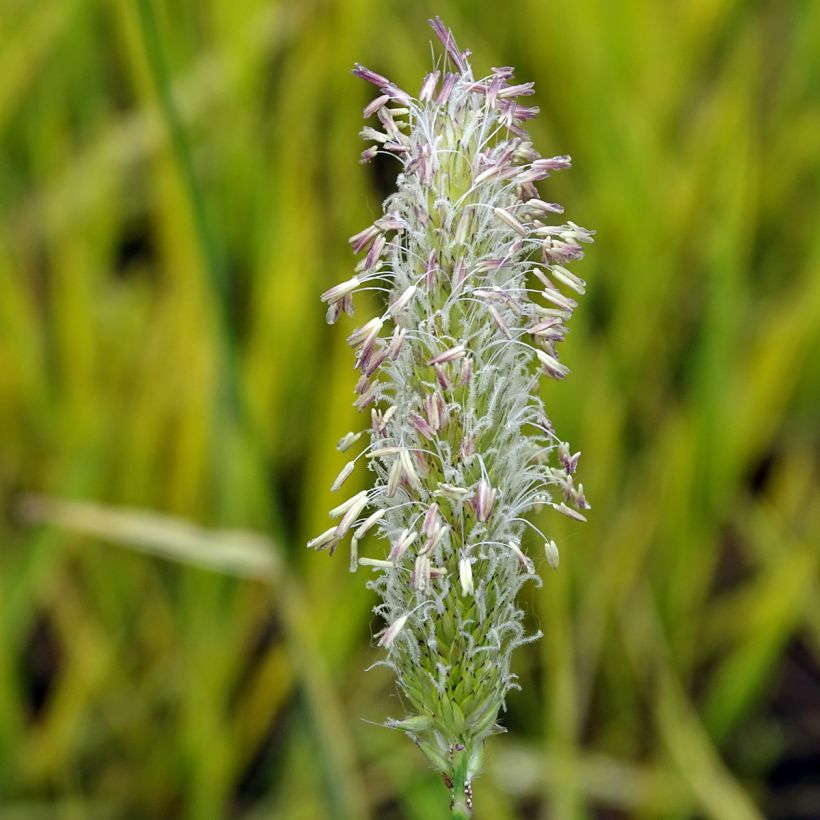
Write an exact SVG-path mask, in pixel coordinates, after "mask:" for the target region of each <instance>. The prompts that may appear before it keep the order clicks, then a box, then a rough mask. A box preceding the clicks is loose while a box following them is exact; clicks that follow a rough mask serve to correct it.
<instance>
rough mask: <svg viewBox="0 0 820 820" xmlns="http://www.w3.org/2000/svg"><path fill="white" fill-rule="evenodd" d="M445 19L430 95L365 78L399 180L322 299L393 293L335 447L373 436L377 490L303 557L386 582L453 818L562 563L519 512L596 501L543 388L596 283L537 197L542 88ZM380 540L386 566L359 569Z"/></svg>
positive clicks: (575, 508)
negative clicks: (547, 585) (367, 544)
mask: <svg viewBox="0 0 820 820" xmlns="http://www.w3.org/2000/svg"><path fill="white" fill-rule="evenodd" d="M431 25H432V27H433V30H434V32H435V34H436V36H437V37H438V39H439V40H440V41H441V43H442V45H443V47H444V53H443V55H442V58H441V60H440V64H439V65H438V66H437V67H436V69H435V70H434V71H432V72H431V73H430V74H428V75H427V76H426V77H425V78H424V80H423V82H422V84H421V90H420V91H419V94H418V96H417V97H414V96H413V95H411V94H410V93H408V92H406V91H404V90H403V89H401V88H399V87H398V86H397V85H395V84H394V83H393V82H391V81H390V80H388V79H387V78H386V77H383V76H381V75H380V74H377V73H375V72H373V71H371V70H370V69H367V68H365V67H364V66H361V65H356V67H355V68H354V74H356V75H357V76H358V77H361V78H362V79H364V80H366V81H367V82H369V83H371V84H372V85H373V86H375V89H376V97H375V98H374V100H373V101H372V102H371V103H370V104H369V105H368V106H367V107H366V108H365V110H364V113H365V116H366V117H375V118H376V119H377V120H378V125H377V126H374V127H371V126H367V127H366V128H364V130H363V131H362V136H363V137H364V138H365V139H366V140H368V141H370V142H372V145H371V146H370V147H368V148H367V149H366V150H365V151H364V152H363V154H362V161H364V162H370V161H371V160H373V159H374V158H375V157H376V156H377V155H379V154H387V155H391V156H393V157H395V158H396V159H397V160H398V162H399V164H400V173H399V175H398V180H397V190H396V192H395V193H394V194H392V195H391V196H390V197H389V198H388V199H387V200H386V201H385V203H384V212H383V215H382V216H381V217H380V218H379V219H377V220H376V221H375V223H374V224H373V225H371V226H369V227H367V228H365V229H364V230H363V231H361V232H359V233H358V234H356V235H355V236H353V237H351V240H350V242H351V245H352V247H353V250H354V251H355V252H356V253H358V254H360V255H361V261H360V262H359V263H358V265H357V266H356V269H355V271H354V275H353V276H352V277H351V278H349V279H347V280H346V281H344V282H342V283H341V284H338V285H336V286H334V287H332V288H330V289H329V290H327V291H326V292H325V293H324V294H322V300H323V301H324V302H325V303H326V304H327V319H328V321H329V322H331V323H332V322H335V321H336V320H337V319H338V317H339V316H340V314H341V313H342V312H346V313H348V314H353V310H354V297H355V295H356V294H357V293H359V292H361V291H365V290H383V291H386V292H388V294H389V295H388V297H387V300H386V304H385V310H384V313H383V314H382V315H381V316H378V317H376V318H371V319H369V320H368V321H367V322H365V323H364V324H363V325H362V326H361V327H360V328H359V329H357V330H355V331H353V332H352V333H351V334H350V336H349V337H348V341H349V343H350V345H351V347H352V348H353V349H354V350H355V355H356V366H357V368H358V370H359V371H360V372H361V376H360V378H359V380H358V382H357V384H356V388H355V390H356V394H357V398H356V401H355V406H356V407H357V408H358V410H359V411H360V412H365V411H367V410H369V413H370V431H369V432H370V435H369V442H367V439H366V438H365V439H362V438H361V437H360V434H359V433H349V434H348V435H346V436H345V437H344V438H343V439H342V440H341V441H340V443H339V449H340V450H347V449H349V448H352V447H353V446H354V445H355V444H356V443H357V442H358V441H362V442H363V443H365V442H367V447H366V449H365V450H363V451H362V453H361V454H360V456H361V460H362V461H364V463H366V464H367V465H368V468H369V469H370V470H371V471H372V472H373V474H374V481H373V485H372V487H371V489H369V490H367V491H363V492H360V493H358V494H357V495H354V496H353V497H352V498H350V499H348V500H347V501H344V502H343V503H341V504H340V505H339V506H338V507H336V508H335V509H334V510H333V511H332V512H331V515H333V516H334V517H335V518H337V519H338V523H337V524H336V526H335V527H331V528H330V529H328V530H327V531H326V532H324V533H322V534H321V535H320V536H318V537H317V538H315V539H313V541H311V542H310V544H309V546H312V547H314V548H316V549H329V550H330V551H331V552H332V551H333V550H335V548H336V547H337V545H338V544H339V543H340V542H341V541H343V540H345V539H350V542H351V569H353V570H355V569H357V568H358V567H359V566H364V567H369V568H370V571H371V572H374V573H375V575H374V577H373V578H372V580H370V582H369V584H370V586H371V587H372V588H373V589H375V590H376V591H377V592H378V594H379V596H380V598H381V602H380V603H379V605H378V606H377V608H376V611H377V613H378V614H379V615H380V616H381V617H382V618H383V619H384V623H385V625H384V629H383V631H382V632H381V633H380V636H379V644H380V646H382V647H384V649H385V650H386V659H385V660H384V661H383V662H384V663H386V664H388V665H389V666H390V667H391V668H392V669H393V670H394V671H395V674H396V679H397V683H398V687H399V689H400V691H401V694H402V696H403V701H404V703H405V705H406V707H407V709H408V713H407V714H406V715H405V716H404V717H403V718H402V719H398V720H393V721H390V722H389V725H391V726H394V727H396V728H399V729H402V730H403V731H405V732H406V733H407V734H408V735H410V737H411V738H412V739H413V740H414V741H415V742H416V743H417V744H418V746H419V747H420V748H421V750H422V751H423V752H424V753H425V755H426V756H427V758H428V759H429V761H430V762H431V764H432V765H433V766H434V767H435V768H436V769H437V770H438V771H439V772H440V773H441V774H442V776H443V778H444V781H445V783H446V784H447V785H448V787H449V788H450V789H451V793H452V811H453V815H454V816H458V817H468V816H469V815H470V813H471V808H472V791H471V782H472V780H473V778H474V777H475V775H476V773H477V772H478V770H479V767H480V765H481V756H482V752H483V747H484V741H485V739H486V738H487V736H488V735H490V734H492V733H494V732H497V731H500V727H499V725H498V724H497V720H498V715H499V712H500V710H501V709H502V708H503V707H504V702H505V697H506V695H507V693H508V691H509V690H510V688H512V687H514V686H515V676H514V675H512V674H511V672H510V656H511V653H512V651H513V649H515V647H517V646H519V645H521V644H523V643H525V642H527V641H530V640H533V639H534V638H536V637H538V636H537V635H528V634H527V633H526V631H525V629H524V627H523V625H522V619H523V612H522V611H521V610H520V609H519V607H518V605H517V603H516V596H517V593H518V591H519V590H520V588H521V587H522V585H523V584H524V583H526V582H527V581H528V580H536V581H537V580H538V576H537V575H536V569H535V562H534V560H533V558H532V557H531V556H530V555H529V554H528V553H529V552H530V551H531V544H532V542H533V540H534V538H533V537H532V536H531V532H535V533H537V534H538V536H539V538H540V540H541V541H542V544H543V546H542V547H539V559H540V553H541V550H543V553H544V555H545V559H540V560H543V563H544V565H548V566H551V567H553V568H557V566H558V548H557V546H556V545H555V542H554V541H552V540H550V539H548V538H546V537H545V536H544V535H543V534H541V533H540V531H539V530H537V529H536V527H535V526H534V525H533V524H532V523H531V522H529V521H528V520H527V518H526V517H525V516H526V515H527V513H528V512H529V511H530V510H532V508H533V507H536V506H545V505H546V506H551V507H552V508H554V510H556V511H557V512H559V513H561V514H563V515H566V516H569V517H570V518H573V519H579V520H584V516H583V513H582V511H583V510H585V509H587V508H588V504H587V502H586V499H585V497H584V491H583V486H582V485H581V484H578V483H576V480H575V471H576V467H577V464H578V456H579V454H578V453H575V454H572V453H571V451H570V448H569V447H568V446H567V445H566V444H565V443H564V442H562V441H561V440H560V439H559V438H558V437H557V436H556V434H555V432H554V430H553V427H552V425H551V423H550V421H549V419H548V416H547V414H546V412H545V409H544V406H543V404H542V402H541V399H540V398H539V395H538V385H539V380H540V378H541V376H542V375H543V374H546V375H547V376H549V377H551V378H554V379H563V378H565V377H566V375H567V373H568V370H567V368H566V366H565V365H563V364H562V363H561V361H560V358H559V356H558V353H557V350H556V348H557V345H558V343H559V342H561V341H562V340H563V339H564V336H565V335H566V332H567V327H566V323H567V320H568V319H569V318H570V316H571V315H572V312H573V310H574V309H575V308H576V305H577V303H576V301H575V298H574V297H575V296H577V295H578V294H583V293H584V288H585V285H584V282H583V280H582V279H580V278H579V277H578V276H577V275H576V274H574V273H572V272H570V270H569V269H568V267H567V266H568V265H569V264H570V263H572V262H573V261H574V260H576V259H579V258H580V257H582V256H583V245H584V243H587V242H590V241H591V232H590V231H587V230H585V229H584V228H581V227H579V226H578V225H576V224H575V223H574V222H565V223H563V224H557V225H556V224H552V223H553V221H554V217H555V215H557V214H560V213H562V211H563V209H562V208H561V207H560V206H559V205H556V204H553V203H551V202H549V201H547V200H545V199H542V198H541V194H540V193H539V191H538V189H537V188H536V183H538V182H540V181H541V180H545V179H547V178H548V177H549V176H550V174H551V173H552V172H554V171H558V170H561V169H563V168H567V167H568V166H569V165H570V159H569V157H567V156H558V157H551V158H543V157H541V156H540V155H539V154H538V153H537V152H536V150H535V149H534V147H533V145H532V142H531V140H530V138H529V136H528V134H527V132H526V131H525V130H524V125H525V124H526V122H527V121H528V120H530V119H532V118H533V117H534V116H535V115H536V113H537V111H538V109H537V108H536V107H534V106H532V105H529V104H528V103H527V102H526V101H527V98H528V97H530V96H531V95H532V94H533V93H534V90H533V84H532V83H517V82H516V81H515V80H514V79H513V69H511V68H509V67H502V68H494V69H493V70H492V73H491V74H490V75H489V76H487V77H484V78H479V79H476V78H474V77H473V73H472V68H471V66H470V62H469V56H470V52H468V51H462V50H461V49H459V47H458V46H457V45H456V42H455V40H454V39H453V36H452V34H451V33H450V32H449V30H448V29H446V28H445V27H444V25H443V24H442V22H441V20H439V19H438V18H436V19H435V20H432V21H431ZM570 293H571V294H572V295H569V294H570ZM356 460H357V459H356V458H355V457H354V458H353V459H352V460H351V461H349V462H348V463H347V464H346V465H345V466H344V467H343V468H342V470H341V472H340V473H339V476H338V478H337V479H336V480H335V482H334V484H333V489H334V490H336V489H339V488H341V487H342V486H343V485H344V483H345V481H346V479H347V478H348V476H349V475H350V474H351V471H352V470H353V469H354V462H355V461H356ZM368 532H374V533H378V534H379V536H380V538H381V542H382V543H383V544H384V547H383V550H382V554H381V555H379V556H376V557H359V555H358V542H359V540H360V539H362V538H364V536H365V535H366V534H367V533H368ZM525 535H526V536H527V537H526V538H525Z"/></svg>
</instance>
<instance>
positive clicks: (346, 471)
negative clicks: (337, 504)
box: [330, 461, 356, 493]
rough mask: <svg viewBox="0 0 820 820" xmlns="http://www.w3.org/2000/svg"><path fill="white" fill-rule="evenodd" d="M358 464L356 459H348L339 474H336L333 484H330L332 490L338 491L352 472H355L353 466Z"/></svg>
mask: <svg viewBox="0 0 820 820" xmlns="http://www.w3.org/2000/svg"><path fill="white" fill-rule="evenodd" d="M355 466H356V462H355V461H348V462H347V464H345V466H344V467H342V469H341V470H340V472H339V475H337V476H336V478H335V480H334V481H333V484H331V485H330V490H331V492H334V493H335V492H336V491H337V490H338V489H340V488H341V486H342V484H344V483H345V481H347V479H348V477H349V476H350V474H351V473H352V472H353V468H354V467H355Z"/></svg>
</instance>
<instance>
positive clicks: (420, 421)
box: [408, 413, 436, 441]
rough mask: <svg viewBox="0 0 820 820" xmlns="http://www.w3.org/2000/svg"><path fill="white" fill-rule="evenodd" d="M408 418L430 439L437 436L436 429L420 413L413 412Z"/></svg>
mask: <svg viewBox="0 0 820 820" xmlns="http://www.w3.org/2000/svg"><path fill="white" fill-rule="evenodd" d="M408 420H409V421H410V424H412V425H413V427H415V428H416V430H418V431H419V433H421V434H422V435H423V436H424V437H425V438H426V439H427V440H428V441H430V440H431V439H432V438H433V437H434V436H435V434H436V431H435V430H434V429H433V428H432V427H431V426H430V425H429V424H428V423H427V421H426V420H425V419H424V418H423V417H422V416H420V415H419V414H418V413H411V414H410V415H409V416H408Z"/></svg>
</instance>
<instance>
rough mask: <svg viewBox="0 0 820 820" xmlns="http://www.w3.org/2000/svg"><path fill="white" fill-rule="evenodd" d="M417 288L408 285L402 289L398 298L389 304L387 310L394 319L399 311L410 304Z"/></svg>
mask: <svg viewBox="0 0 820 820" xmlns="http://www.w3.org/2000/svg"><path fill="white" fill-rule="evenodd" d="M417 290H418V288H417V287H416V286H415V285H410V286H409V287H407V288H405V290H404V291H402V294H401V296H399V298H398V299H396V301H395V302H393V304H392V305H390V308H389V309H388V312H389V313H390V315H391V316H392V317H393V318H394V319H396V318H398V316H399V315H400V314H401V312H402V311H403V310H404V309H405V308H406V307H407V306H408V305H409V304H410V302H411V301H412V300H413V297H414V296H415V295H416V291H417Z"/></svg>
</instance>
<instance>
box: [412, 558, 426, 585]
mask: <svg viewBox="0 0 820 820" xmlns="http://www.w3.org/2000/svg"><path fill="white" fill-rule="evenodd" d="M412 581H413V586H414V587H415V588H416V591H417V592H424V591H425V590H427V589H429V587H430V558H429V557H428V556H427V555H418V556H416V565H415V567H414V569H413V576H412Z"/></svg>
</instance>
